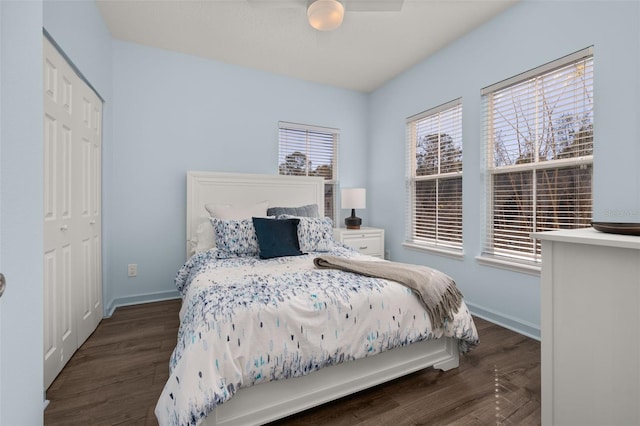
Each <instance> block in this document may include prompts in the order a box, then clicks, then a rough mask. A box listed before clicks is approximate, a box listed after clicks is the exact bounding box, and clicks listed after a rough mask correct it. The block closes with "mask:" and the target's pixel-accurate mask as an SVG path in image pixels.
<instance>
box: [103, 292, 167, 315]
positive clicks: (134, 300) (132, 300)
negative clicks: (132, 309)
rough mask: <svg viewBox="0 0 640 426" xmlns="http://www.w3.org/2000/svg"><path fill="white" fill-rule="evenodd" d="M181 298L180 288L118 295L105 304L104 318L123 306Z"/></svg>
mask: <svg viewBox="0 0 640 426" xmlns="http://www.w3.org/2000/svg"><path fill="white" fill-rule="evenodd" d="M173 299H180V293H179V292H178V290H170V291H161V292H157V293H147V294H137V295H135V296H126V297H117V298H115V299H113V300H112V301H111V302H110V303H109V304H108V305H107V304H105V311H104V318H110V317H111V315H113V312H114V311H115V310H116V309H117V308H120V307H122V306H131V305H141V304H143V303H152V302H161V301H163V300H173Z"/></svg>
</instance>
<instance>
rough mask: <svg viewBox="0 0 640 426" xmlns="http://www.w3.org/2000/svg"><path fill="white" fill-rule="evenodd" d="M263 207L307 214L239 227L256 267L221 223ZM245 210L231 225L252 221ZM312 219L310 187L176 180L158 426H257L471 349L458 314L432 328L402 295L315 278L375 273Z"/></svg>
mask: <svg viewBox="0 0 640 426" xmlns="http://www.w3.org/2000/svg"><path fill="white" fill-rule="evenodd" d="M264 204H266V205H267V206H268V207H270V208H273V207H279V208H280V207H282V208H284V209H285V210H288V208H290V209H291V210H292V211H296V212H298V211H299V210H297V209H299V208H302V207H303V206H304V207H305V208H307V207H309V206H315V207H314V208H317V212H314V214H315V215H317V218H316V217H313V216H314V215H310V216H309V218H307V217H306V216H304V215H303V217H300V216H298V215H297V214H292V215H286V214H285V215H282V214H278V215H277V218H276V219H277V220H273V218H264V219H262V218H258V219H253V222H252V223H253V224H254V226H255V228H254V229H253V231H252V232H254V234H255V233H257V234H258V240H260V244H259V247H258V248H257V249H258V253H259V256H257V255H256V252H255V249H256V248H255V247H254V246H251V244H254V243H255V241H254V243H251V244H249V243H247V239H246V238H244V237H237V236H236V233H238V234H237V235H241V234H242V235H244V234H243V232H245V231H246V229H244V228H242V226H248V225H247V223H248V221H250V219H246V220H239V219H229V218H225V214H228V213H229V211H228V210H224V209H226V208H231V209H233V206H251V208H252V209H254V211H255V209H256V206H260V208H262V207H264ZM212 206H215V207H217V208H219V210H218V211H217V213H216V212H212V208H214V207H212ZM243 208H245V207H242V208H240V210H242V209H243ZM246 208H248V207H246ZM249 210H250V209H249ZM249 210H247V211H243V212H242V213H241V214H244V215H245V216H246V215H249V214H250V215H251V216H252V217H260V216H262V215H261V214H255V213H252V212H251V211H249ZM233 211H234V212H235V213H237V211H236V210H233ZM272 211H273V210H270V212H272ZM288 213H291V212H288ZM212 215H213V216H216V217H217V215H220V217H221V218H222V219H215V220H210V219H209V218H210V216H212ZM263 215H264V214H263ZM265 216H269V215H265ZM323 217H324V182H323V179H322V178H313V177H297V176H296V177H292V176H277V175H276V176H273V175H256V174H236V173H214V172H188V174H187V262H186V263H185V265H184V266H183V267H182V268H181V269H180V271H179V272H178V275H177V277H176V285H177V287H178V289H179V290H180V292H181V294H182V297H183V301H182V308H181V311H180V319H181V325H180V331H179V333H178V341H177V344H176V348H175V350H174V352H173V355H172V358H171V361H170V377H169V379H168V381H167V383H166V385H165V388H164V390H163V392H162V394H161V396H160V398H159V400H158V403H157V405H156V416H157V417H158V420H159V423H160V424H161V425H165V424H167V425H171V424H197V425H209V426H213V425H247V424H264V423H267V422H269V421H273V420H277V419H279V418H283V417H286V416H288V415H291V414H294V413H297V412H300V411H303V410H305V409H308V408H311V407H314V406H317V405H320V404H323V403H326V402H329V401H331V400H334V399H337V398H340V397H342V396H345V395H348V394H351V393H354V392H357V391H360V390H363V389H366V388H368V387H371V386H375V385H377V384H380V383H383V382H386V381H389V380H392V379H395V378H397V377H400V376H403V375H406V374H409V373H412V372H415V371H418V370H420V369H424V368H427V367H434V368H437V369H442V370H449V369H452V368H455V367H457V366H458V359H459V358H458V357H459V353H460V352H464V351H466V350H467V349H469V348H470V347H472V346H474V345H475V344H477V342H478V336H477V331H476V329H475V326H474V324H473V320H472V318H471V315H470V314H469V311H468V309H467V307H466V305H465V304H464V302H461V304H460V307H459V309H458V311H457V312H456V313H455V315H451V318H450V319H448V320H447V321H445V322H444V323H443V324H442V326H441V327H432V326H431V323H432V322H433V320H432V318H430V316H429V315H427V313H426V312H425V309H424V307H423V305H422V304H421V302H420V301H419V300H418V298H417V297H416V295H415V294H414V292H412V290H411V289H408V288H406V287H404V286H402V285H400V284H398V283H395V282H391V281H388V280H383V279H378V278H369V277H364V276H361V275H357V274H351V273H349V272H343V271H336V270H333V269H325V270H320V269H319V268H317V267H316V266H317V265H316V264H315V263H314V261H315V260H317V259H318V258H319V257H321V256H325V255H326V256H336V257H340V258H348V259H354V260H356V261H359V262H386V261H384V260H380V259H377V258H372V257H370V256H366V255H362V254H360V253H357V252H356V251H354V250H352V249H349V248H348V247H346V246H343V245H341V244H339V243H337V242H335V241H334V240H333V236H332V234H333V233H332V232H331V230H330V229H329V231H328V232H325V231H326V227H327V224H326V221H327V220H328V219H322V218H323ZM276 222H278V227H279V228H277V229H278V233H279V234H278V235H280V234H282V235H284V234H286V233H288V234H292V235H294V237H293V239H294V240H295V244H299V248H300V249H301V250H300V252H301V253H302V254H300V255H295V256H290V255H288V254H287V255H284V256H282V255H279V254H278V253H277V251H278V250H281V245H287V244H281V243H280V242H278V245H277V247H276V248H275V250H276V253H275V254H274V255H273V256H271V254H269V251H270V250H271V249H272V248H273V246H267V243H265V241H268V240H266V237H265V236H264V235H265V231H263V230H262V227H263V226H268V228H269V229H271V227H272V225H275V224H276ZM240 223H242V224H243V225H239V224H240ZM329 224H330V222H329ZM229 226H230V227H231V228H229ZM238 226H241V227H240V228H238ZM281 226H283V227H284V228H282V227H281ZM305 227H306V228H305ZM212 229H213V230H214V231H213V233H214V234H215V237H214V239H215V248H213V249H209V248H208V246H209V245H210V244H211V242H210V241H209V240H210V239H211V230H212ZM305 229H306V231H304V232H306V234H305V233H304V232H303V230H305ZM296 230H297V231H296ZM269 232H271V231H269ZM301 232H302V233H301ZM266 235H269V234H266ZM279 238H280V237H278V239H279ZM329 239H330V240H331V241H329ZM205 240H206V241H207V243H206V244H203V241H205ZM263 243H264V244H263ZM247 244H248V245H247ZM292 244H293V243H292ZM248 246H251V247H252V248H251V249H250V250H249V251H248V252H245V251H243V250H245V248H246V247H248ZM230 247H231V248H230ZM266 247H270V248H269V249H268V250H267V248H266ZM296 247H297V246H296ZM226 249H229V250H231V251H232V252H233V255H229V253H230V252H229V251H225V250H226ZM237 250H239V251H237ZM237 253H240V254H237ZM263 254H264V255H265V257H268V258H265V259H262V258H261V257H262V256H263ZM267 255H268V256H267ZM436 272H437V271H436ZM442 275H444V274H442ZM319 276H321V278H318V277H319ZM248 342H250V343H251V344H248Z"/></svg>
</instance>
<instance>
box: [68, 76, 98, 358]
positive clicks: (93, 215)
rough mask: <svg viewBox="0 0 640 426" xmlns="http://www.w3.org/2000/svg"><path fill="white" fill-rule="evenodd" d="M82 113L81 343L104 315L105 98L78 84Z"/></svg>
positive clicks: (79, 124) (79, 181) (78, 303)
mask: <svg viewBox="0 0 640 426" xmlns="http://www.w3.org/2000/svg"><path fill="white" fill-rule="evenodd" d="M77 99H78V100H79V105H80V107H81V109H82V113H81V114H79V115H78V116H77V119H78V122H77V124H76V129H77V130H78V142H79V145H80V149H79V150H78V155H79V158H78V161H77V162H76V163H75V164H77V165H78V173H79V179H77V180H76V181H75V183H76V184H77V189H78V197H76V202H77V203H78V212H79V215H78V223H77V226H78V230H79V234H78V238H79V243H80V253H79V261H80V263H81V267H80V279H79V281H78V286H77V287H76V296H77V300H76V306H77V309H78V313H77V315H78V317H77V318H78V346H80V345H82V343H84V341H85V340H87V338H88V337H89V335H91V333H92V332H93V330H95V329H96V327H97V326H98V323H99V322H100V320H101V319H102V271H101V268H100V265H101V262H100V259H101V250H100V246H101V233H100V229H101V220H100V218H101V217H100V193H101V191H100V174H101V171H100V161H101V160H100V152H101V144H100V142H101V133H102V129H101V125H102V123H101V120H102V102H101V101H100V99H99V98H98V96H97V95H96V94H95V92H94V91H93V90H91V89H90V88H89V87H88V86H87V85H86V84H82V85H81V86H80V87H78V98H77Z"/></svg>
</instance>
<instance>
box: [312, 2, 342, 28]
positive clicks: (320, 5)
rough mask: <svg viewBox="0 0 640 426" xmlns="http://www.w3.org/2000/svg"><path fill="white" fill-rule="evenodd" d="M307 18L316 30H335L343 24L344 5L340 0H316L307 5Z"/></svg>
mask: <svg viewBox="0 0 640 426" xmlns="http://www.w3.org/2000/svg"><path fill="white" fill-rule="evenodd" d="M307 18H309V25H311V26H312V27H313V28H315V29H316V30H319V31H331V30H335V29H336V28H338V27H339V26H340V25H341V24H342V19H343V18H344V6H343V5H342V3H340V2H339V1H338V0H315V1H314V2H312V3H310V4H309V6H308V7H307Z"/></svg>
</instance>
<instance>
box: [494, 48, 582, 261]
mask: <svg viewBox="0 0 640 426" xmlns="http://www.w3.org/2000/svg"><path fill="white" fill-rule="evenodd" d="M482 94H483V101H484V117H485V122H484V126H485V136H486V142H487V143H486V161H487V163H486V169H487V176H488V179H487V184H488V191H487V193H488V197H489V203H488V207H489V208H488V215H487V218H488V220H487V224H486V239H485V244H484V249H483V252H484V253H483V254H484V255H490V256H500V257H506V258H510V259H511V260H514V261H525V262H540V242H539V241H537V240H534V239H532V238H531V236H530V234H531V233H532V232H537V231H547V230H553V229H572V228H582V227H588V226H589V225H590V222H591V204H592V195H591V176H592V166H593V53H592V49H591V48H588V49H585V50H582V51H580V52H576V53H574V54H572V55H569V56H567V57H565V58H562V59H559V60H557V61H554V62H552V63H549V64H546V65H544V66H542V67H539V68H537V69H535V70H531V71H529V72H527V73H525V74H522V75H520V76H516V77H514V78H512V79H509V80H506V81H504V82H501V83H498V84H495V85H493V86H491V87H488V88H486V89H484V90H483V91H482Z"/></svg>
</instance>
